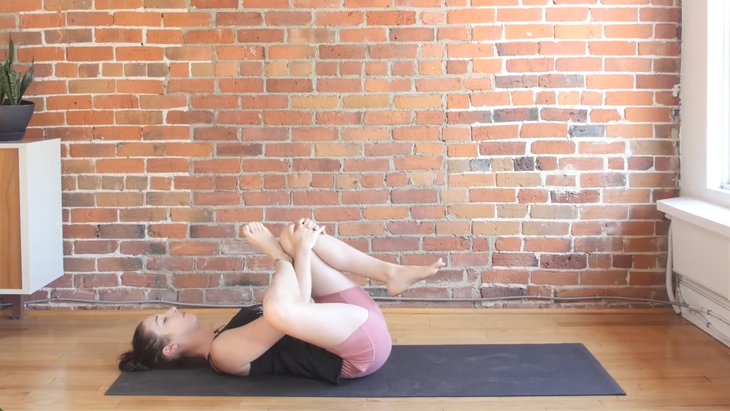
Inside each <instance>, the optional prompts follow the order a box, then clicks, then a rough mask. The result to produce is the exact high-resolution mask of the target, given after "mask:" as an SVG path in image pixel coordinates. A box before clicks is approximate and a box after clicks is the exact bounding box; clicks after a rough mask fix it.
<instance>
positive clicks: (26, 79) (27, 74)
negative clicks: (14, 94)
mask: <svg viewBox="0 0 730 411" xmlns="http://www.w3.org/2000/svg"><path fill="white" fill-rule="evenodd" d="M33 67H34V64H31V65H30V67H29V68H28V71H26V72H25V76H23V82H22V84H21V85H20V96H18V104H20V101H21V100H22V99H23V94H25V92H26V90H28V86H30V83H32V82H33Z"/></svg>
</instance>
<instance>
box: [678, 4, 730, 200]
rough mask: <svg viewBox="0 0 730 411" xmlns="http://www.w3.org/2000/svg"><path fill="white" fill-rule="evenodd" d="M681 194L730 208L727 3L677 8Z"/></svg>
mask: <svg viewBox="0 0 730 411" xmlns="http://www.w3.org/2000/svg"><path fill="white" fill-rule="evenodd" d="M681 59H682V66H681V67H682V68H681V74H680V75H681V77H680V82H681V83H680V97H681V123H680V140H679V147H680V173H681V174H680V195H681V196H683V197H694V198H697V199H700V200H704V201H706V202H709V203H712V204H715V205H719V206H723V207H727V208H730V1H728V0H692V1H690V2H687V1H685V2H683V7H682V55H681Z"/></svg>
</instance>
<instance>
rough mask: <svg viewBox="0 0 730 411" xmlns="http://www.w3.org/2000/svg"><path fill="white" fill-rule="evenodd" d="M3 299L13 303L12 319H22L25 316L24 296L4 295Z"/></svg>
mask: <svg viewBox="0 0 730 411" xmlns="http://www.w3.org/2000/svg"><path fill="white" fill-rule="evenodd" d="M5 299H6V300H7V301H8V302H10V303H12V304H13V319H14V320H23V319H24V318H25V296H24V295H6V296H5Z"/></svg>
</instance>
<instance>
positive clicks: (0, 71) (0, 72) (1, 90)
mask: <svg viewBox="0 0 730 411" xmlns="http://www.w3.org/2000/svg"><path fill="white" fill-rule="evenodd" d="M3 76H5V67H3V65H2V64H0V77H3ZM3 101H5V87H3V81H2V79H1V78H0V105H1V104H3Z"/></svg>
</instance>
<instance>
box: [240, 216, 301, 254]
mask: <svg viewBox="0 0 730 411" xmlns="http://www.w3.org/2000/svg"><path fill="white" fill-rule="evenodd" d="M243 235H244V236H245V237H246V239H247V240H248V241H249V242H250V243H251V244H253V245H255V246H256V247H258V248H259V249H260V250H261V251H263V252H264V253H266V255H268V256H269V257H271V259H272V260H274V261H276V260H278V259H284V260H286V261H289V262H291V257H289V255H288V254H287V253H285V252H284V250H283V249H282V248H281V245H280V244H279V242H278V241H277V240H276V237H274V235H273V234H271V231H269V229H268V228H266V227H265V226H264V225H263V224H261V223H250V224H247V225H246V226H245V227H244V228H243Z"/></svg>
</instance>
